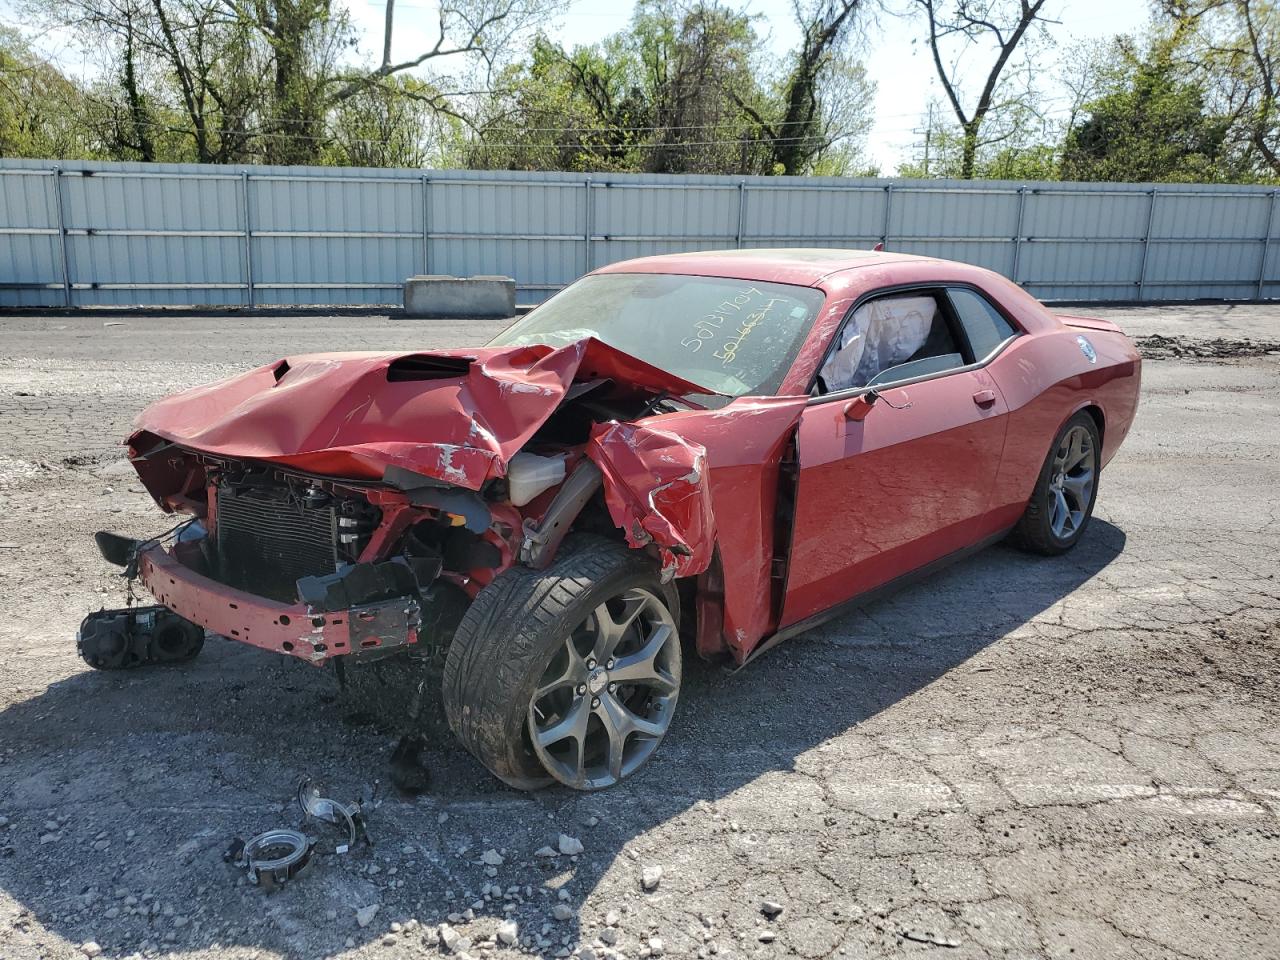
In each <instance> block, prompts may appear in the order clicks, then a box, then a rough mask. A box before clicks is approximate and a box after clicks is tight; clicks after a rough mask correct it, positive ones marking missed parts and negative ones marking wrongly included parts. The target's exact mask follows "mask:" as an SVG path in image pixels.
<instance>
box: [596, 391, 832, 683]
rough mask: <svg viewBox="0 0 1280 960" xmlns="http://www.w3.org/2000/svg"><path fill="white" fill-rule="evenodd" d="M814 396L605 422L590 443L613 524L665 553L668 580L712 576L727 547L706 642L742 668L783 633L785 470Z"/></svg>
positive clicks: (702, 646)
mask: <svg viewBox="0 0 1280 960" xmlns="http://www.w3.org/2000/svg"><path fill="white" fill-rule="evenodd" d="M808 399H809V398H808V397H805V396H792V397H743V398H740V399H738V400H734V401H733V402H731V403H729V404H728V405H726V406H725V407H723V408H721V409H719V410H687V411H680V412H677V413H670V414H666V415H663V416H658V417H652V418H649V419H647V420H644V421H641V422H640V423H607V424H599V425H597V427H596V428H595V431H594V432H593V434H592V437H591V441H590V443H588V445H587V449H586V453H587V456H588V457H590V458H591V460H592V461H593V462H595V463H596V464H597V466H599V467H600V469H601V472H602V473H603V474H604V488H605V503H606V505H607V507H608V509H609V514H610V516H611V517H612V519H613V521H614V523H616V524H617V525H618V526H619V527H621V528H622V530H623V533H624V534H625V535H626V538H627V542H628V543H629V544H630V545H631V546H633V547H641V546H646V545H648V544H650V543H652V544H653V545H654V546H655V547H657V549H658V551H659V553H660V555H661V557H662V560H663V571H664V574H665V575H669V576H680V577H684V576H692V575H695V574H700V573H703V572H704V571H706V570H707V569H708V568H709V567H710V566H711V562H712V558H713V556H714V555H715V552H716V548H717V546H718V547H719V555H720V564H719V568H718V569H717V570H716V571H715V578H716V581H717V585H716V591H715V592H716V593H717V595H718V596H717V602H720V603H721V609H720V613H721V616H720V617H719V618H718V622H717V623H715V624H708V626H709V628H710V629H711V630H712V631H713V632H712V633H711V634H710V635H706V636H703V635H700V636H699V641H698V642H699V650H700V651H701V652H702V653H703V654H706V655H709V654H713V653H718V652H723V651H727V652H729V653H730V654H732V656H733V657H734V658H735V659H736V660H737V661H738V662H742V661H743V660H745V659H746V657H747V656H748V655H749V654H750V653H751V651H752V650H753V649H754V648H755V647H756V646H758V645H759V643H760V641H761V640H762V639H763V638H764V637H765V636H767V635H768V634H769V633H771V632H772V631H773V630H775V629H776V628H777V623H778V614H779V613H780V605H779V602H778V601H779V600H780V597H781V585H780V583H779V582H778V581H777V579H776V577H775V576H774V569H773V568H774V558H775V557H778V556H785V554H786V551H787V550H788V549H789V546H790V544H789V542H786V538H787V536H788V535H789V532H790V504H791V499H792V491H791V490H790V489H786V490H783V489H782V487H783V486H784V485H786V484H789V483H790V482H791V481H790V480H788V479H786V478H784V477H783V476H782V472H781V465H782V459H783V456H784V455H785V453H786V451H787V449H788V446H789V444H790V443H791V440H792V437H793V436H794V433H795V427H796V424H797V422H798V421H799V419H800V414H801V413H802V412H803V411H804V408H805V405H806V403H807V402H808ZM695 477H697V479H696V480H695V479H694V478H695ZM780 494H782V498H781V499H780V497H779V495H780ZM780 537H781V538H783V540H782V542H779V539H778V538H780Z"/></svg>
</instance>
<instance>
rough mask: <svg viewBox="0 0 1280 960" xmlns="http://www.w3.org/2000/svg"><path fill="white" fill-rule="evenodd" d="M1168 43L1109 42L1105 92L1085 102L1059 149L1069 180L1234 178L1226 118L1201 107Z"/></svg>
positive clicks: (1200, 95) (1198, 90)
mask: <svg viewBox="0 0 1280 960" xmlns="http://www.w3.org/2000/svg"><path fill="white" fill-rule="evenodd" d="M1174 43H1175V41H1173V40H1159V41H1156V42H1155V43H1153V44H1152V45H1151V47H1150V48H1149V49H1147V50H1145V51H1138V50H1136V49H1134V46H1133V44H1132V43H1131V42H1130V41H1128V40H1119V41H1117V42H1116V43H1115V46H1114V54H1115V56H1114V60H1113V66H1112V67H1111V68H1110V76H1109V77H1108V78H1107V79H1108V81H1109V83H1108V84H1107V86H1108V89H1107V91H1106V92H1105V93H1104V94H1103V95H1102V96H1101V97H1099V98H1098V99H1096V100H1094V101H1093V102H1091V103H1089V104H1087V105H1086V107H1085V116H1084V119H1083V120H1082V122H1081V123H1080V124H1079V125H1078V126H1075V127H1074V128H1072V129H1071V130H1070V131H1069V132H1068V134H1067V137H1066V142H1065V144H1064V147H1063V155H1062V165H1061V175H1062V177H1063V179H1066V180H1109V181H1127V182H1147V181H1164V182H1212V181H1216V180H1225V179H1232V178H1233V171H1232V170H1231V169H1230V167H1229V165H1228V164H1227V163H1226V156H1225V152H1226V151H1225V145H1226V139H1227V132H1228V130H1229V128H1230V126H1231V119H1230V118H1229V117H1224V116H1214V115H1212V114H1210V113H1209V112H1208V111H1207V109H1206V103H1205V99H1206V98H1205V92H1204V90H1203V88H1202V87H1200V86H1199V85H1198V84H1197V83H1196V82H1195V81H1194V80H1191V79H1188V78H1186V77H1185V76H1184V74H1183V73H1182V71H1181V70H1180V69H1179V67H1178V65H1177V63H1176V61H1175V60H1174V52H1175V47H1174Z"/></svg>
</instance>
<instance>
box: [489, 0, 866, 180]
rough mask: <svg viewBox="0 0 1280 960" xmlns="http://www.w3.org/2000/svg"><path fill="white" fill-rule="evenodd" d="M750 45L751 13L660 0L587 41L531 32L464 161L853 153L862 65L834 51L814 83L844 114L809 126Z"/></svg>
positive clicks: (734, 163)
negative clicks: (533, 36)
mask: <svg viewBox="0 0 1280 960" xmlns="http://www.w3.org/2000/svg"><path fill="white" fill-rule="evenodd" d="M758 46H759V38H758V36H757V34H756V30H755V27H754V22H753V19H752V18H751V17H749V16H747V15H746V14H743V13H739V12H736V11H733V10H730V9H727V8H724V7H720V6H716V5H712V4H707V3H697V4H695V5H693V6H690V7H687V8H684V9H676V8H673V7H672V6H671V5H670V4H665V3H659V2H656V0H644V2H642V3H640V4H639V5H638V6H637V8H636V12H635V15H634V18H633V20H632V22H631V24H630V26H629V27H628V29H626V30H624V31H622V32H620V33H617V34H615V35H613V36H610V37H608V38H607V39H605V40H604V41H602V42H601V43H599V44H596V45H594V46H590V47H577V48H575V49H573V50H565V49H564V48H563V47H561V46H559V45H558V44H556V43H554V42H553V41H552V40H550V39H549V38H547V37H545V36H544V37H539V38H538V40H537V41H536V42H535V44H534V46H533V50H532V53H531V55H530V57H529V59H528V61H527V62H526V63H524V64H521V65H518V66H515V67H513V68H511V69H510V70H509V71H507V73H505V74H504V75H503V76H502V77H500V78H499V80H498V83H497V90H496V91H495V93H494V95H493V97H492V99H491V101H490V102H489V103H488V104H487V105H486V112H485V115H484V117H483V120H482V122H481V123H479V124H478V132H477V136H476V139H475V142H474V144H473V145H472V146H471V148H470V150H469V151H468V152H467V160H468V165H470V166H473V167H480V168H499V169H516V170H581V171H590V170H603V171H610V170H618V171H644V172H652V173H739V174H753V173H754V174H772V173H775V172H780V171H779V170H778V167H779V156H778V153H779V151H778V149H777V147H778V145H779V144H780V143H782V144H786V145H787V146H788V147H790V148H796V147H799V149H791V150H790V151H789V152H790V153H792V154H794V155H795V156H796V157H797V158H798V159H797V161H796V162H800V163H802V164H804V165H805V167H806V168H807V169H816V167H817V165H819V164H824V165H825V168H826V169H836V168H838V169H849V168H851V167H852V166H854V165H856V164H857V162H858V150H857V138H858V136H859V135H865V132H866V127H867V126H868V125H869V115H868V112H867V106H868V104H869V101H870V92H871V84H870V83H869V82H868V81H867V79H866V76H865V73H863V72H862V69H861V67H860V66H856V67H849V66H847V65H846V64H844V63H842V62H841V61H839V60H838V59H836V58H834V57H829V56H828V57H827V58H826V59H824V61H823V62H822V64H821V65H820V69H818V70H816V71H815V77H817V78H821V79H827V78H831V77H839V78H840V79H842V80H843V82H842V83H836V84H832V85H831V86H830V87H829V88H826V89H823V90H821V91H820V92H819V94H818V95H819V96H820V97H821V98H824V99H825V101H826V103H829V104H831V105H832V106H833V107H835V106H836V105H837V104H838V112H837V110H835V109H833V110H830V111H828V112H827V113H826V114H820V113H819V114H816V115H815V117H814V120H813V123H812V124H811V125H799V124H787V123H780V122H779V121H780V120H781V118H782V117H783V116H784V115H785V112H786V99H787V96H788V93H789V86H788V81H789V76H788V74H787V73H782V72H780V71H775V72H774V73H773V74H770V72H769V71H768V70H767V69H765V66H764V65H762V64H761V63H759V62H758V58H757V57H756V54H755V51H756V50H757V48H758ZM819 106H821V105H819ZM828 119H830V120H832V121H834V122H832V123H830V124H828V123H826V121H827V120H828ZM783 165H784V166H785V164H783Z"/></svg>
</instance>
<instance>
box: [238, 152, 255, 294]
mask: <svg viewBox="0 0 1280 960" xmlns="http://www.w3.org/2000/svg"><path fill="white" fill-rule="evenodd" d="M240 208H241V210H242V211H243V213H244V289H245V294H246V299H247V302H248V304H249V306H250V307H252V306H254V305H255V304H254V300H255V298H254V295H253V231H252V230H251V229H250V227H249V171H248V170H242V171H240Z"/></svg>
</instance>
